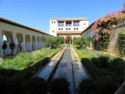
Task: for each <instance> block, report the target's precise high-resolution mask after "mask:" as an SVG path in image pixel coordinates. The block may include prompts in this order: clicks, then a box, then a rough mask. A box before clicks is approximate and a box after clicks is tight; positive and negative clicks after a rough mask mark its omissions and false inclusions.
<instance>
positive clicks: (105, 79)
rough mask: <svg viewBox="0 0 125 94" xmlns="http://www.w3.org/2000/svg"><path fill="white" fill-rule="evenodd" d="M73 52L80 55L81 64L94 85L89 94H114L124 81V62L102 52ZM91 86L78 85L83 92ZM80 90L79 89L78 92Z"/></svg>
mask: <svg viewBox="0 0 125 94" xmlns="http://www.w3.org/2000/svg"><path fill="white" fill-rule="evenodd" d="M75 50H76V51H77V53H78V55H81V56H80V58H81V62H82V64H83V65H84V66H85V67H86V69H87V70H88V72H89V74H90V75H91V77H92V79H93V80H94V83H95V84H96V85H95V92H94V93H90V94H114V92H115V91H116V90H117V89H118V87H120V85H121V83H122V82H123V81H124V69H125V61H124V60H123V59H121V58H118V57H115V56H111V55H108V54H104V53H102V52H97V51H92V50H87V49H82V50H78V49H75ZM91 84H92V83H88V85H87V86H85V87H83V86H82V85H84V83H82V85H81V84H80V88H82V89H83V91H84V90H85V89H86V87H89V86H90V87H91ZM82 89H80V92H81V91H82ZM87 90H90V89H86V91H87ZM92 91H93V90H92ZM90 92H91V91H90ZM80 94H82V93H80Z"/></svg>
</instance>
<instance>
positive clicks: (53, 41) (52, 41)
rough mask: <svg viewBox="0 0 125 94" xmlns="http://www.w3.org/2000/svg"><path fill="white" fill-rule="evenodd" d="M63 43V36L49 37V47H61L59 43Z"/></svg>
mask: <svg viewBox="0 0 125 94" xmlns="http://www.w3.org/2000/svg"><path fill="white" fill-rule="evenodd" d="M63 43H64V39H63V37H54V36H49V37H47V46H48V47H51V48H56V47H59V45H60V44H63Z"/></svg>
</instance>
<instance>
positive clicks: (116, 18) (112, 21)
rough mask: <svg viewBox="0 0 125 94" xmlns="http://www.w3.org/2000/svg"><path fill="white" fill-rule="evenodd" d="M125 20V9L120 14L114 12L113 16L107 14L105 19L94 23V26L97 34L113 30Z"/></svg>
mask: <svg viewBox="0 0 125 94" xmlns="http://www.w3.org/2000/svg"><path fill="white" fill-rule="evenodd" d="M124 20H125V9H123V10H120V11H118V12H114V13H112V14H107V15H105V16H104V17H102V18H100V19H98V20H97V21H95V22H94V25H93V26H92V28H93V29H95V30H96V31H97V32H99V31H100V30H102V29H108V30H110V29H112V28H113V26H114V25H117V24H119V23H121V22H122V21H124Z"/></svg>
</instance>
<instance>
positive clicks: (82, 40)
mask: <svg viewBox="0 0 125 94" xmlns="http://www.w3.org/2000/svg"><path fill="white" fill-rule="evenodd" d="M74 44H75V45H77V47H78V48H82V47H86V42H85V38H83V37H81V38H75V39H74Z"/></svg>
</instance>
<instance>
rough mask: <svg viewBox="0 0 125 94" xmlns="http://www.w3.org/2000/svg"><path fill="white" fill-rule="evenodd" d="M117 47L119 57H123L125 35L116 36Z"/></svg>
mask: <svg viewBox="0 0 125 94" xmlns="http://www.w3.org/2000/svg"><path fill="white" fill-rule="evenodd" d="M118 45H119V51H120V54H121V55H125V33H123V32H121V33H119V34H118Z"/></svg>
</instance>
